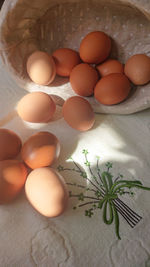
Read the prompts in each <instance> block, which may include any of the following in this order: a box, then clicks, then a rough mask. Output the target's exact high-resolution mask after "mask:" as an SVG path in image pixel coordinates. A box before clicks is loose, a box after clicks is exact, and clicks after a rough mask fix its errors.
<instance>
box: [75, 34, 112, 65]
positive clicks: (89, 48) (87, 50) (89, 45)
mask: <svg viewBox="0 0 150 267" xmlns="http://www.w3.org/2000/svg"><path fill="white" fill-rule="evenodd" d="M110 51H111V39H110V38H109V36H108V35H107V34H106V33H104V32H102V31H94V32H90V33H88V34H87V35H86V36H85V37H84V38H83V40H82V41H81V44H80V49H79V53H80V57H81V59H82V60H83V61H84V62H86V63H95V64H98V63H100V62H103V61H104V60H105V59H106V58H107V57H108V56H109V54H110Z"/></svg>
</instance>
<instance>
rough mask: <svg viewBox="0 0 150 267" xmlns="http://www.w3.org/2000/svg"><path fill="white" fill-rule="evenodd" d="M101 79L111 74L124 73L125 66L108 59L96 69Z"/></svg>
mask: <svg viewBox="0 0 150 267" xmlns="http://www.w3.org/2000/svg"><path fill="white" fill-rule="evenodd" d="M96 69H97V70H98V72H99V74H100V76H101V77H104V76H106V75H108V74H111V73H123V72H124V66H123V64H121V63H120V62H119V61H118V60H116V59H108V60H106V61H105V62H103V63H102V64H100V65H98V66H97V67H96Z"/></svg>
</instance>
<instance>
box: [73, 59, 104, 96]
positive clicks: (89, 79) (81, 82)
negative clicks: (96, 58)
mask: <svg viewBox="0 0 150 267" xmlns="http://www.w3.org/2000/svg"><path fill="white" fill-rule="evenodd" d="M98 79H99V75H98V72H97V71H96V70H95V68H93V67H92V66H90V65H88V64H86V63H81V64H79V65H77V66H76V67H74V68H73V70H72V72H71V74H70V83H71V86H72V89H73V90H74V91H75V93H76V94H78V95H80V96H91V95H92V94H93V93H94V87H95V85H96V83H97V81H98Z"/></svg>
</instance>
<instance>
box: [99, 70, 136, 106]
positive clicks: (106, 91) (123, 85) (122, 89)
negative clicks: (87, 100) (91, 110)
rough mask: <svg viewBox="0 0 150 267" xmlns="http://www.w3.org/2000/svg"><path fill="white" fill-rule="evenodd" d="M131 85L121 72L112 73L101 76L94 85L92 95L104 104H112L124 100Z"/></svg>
mask: <svg viewBox="0 0 150 267" xmlns="http://www.w3.org/2000/svg"><path fill="white" fill-rule="evenodd" d="M130 89H131V85H130V82H129V80H128V78H127V77H126V76H125V75H124V74H122V73H112V74H109V75H107V76H105V77H103V78H102V79H101V80H100V81H99V82H98V83H97V84H96V86H95V89H94V96H95V98H96V100H97V101H99V102H100V103H101V104H104V105H114V104H118V103H120V102H122V101H123V100H125V99H126V98H127V96H128V94H129V92H130Z"/></svg>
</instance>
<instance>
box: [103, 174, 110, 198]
mask: <svg viewBox="0 0 150 267" xmlns="http://www.w3.org/2000/svg"><path fill="white" fill-rule="evenodd" d="M102 181H103V185H104V188H105V192H106V194H108V191H109V189H108V184H107V182H106V178H105V174H102Z"/></svg>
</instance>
